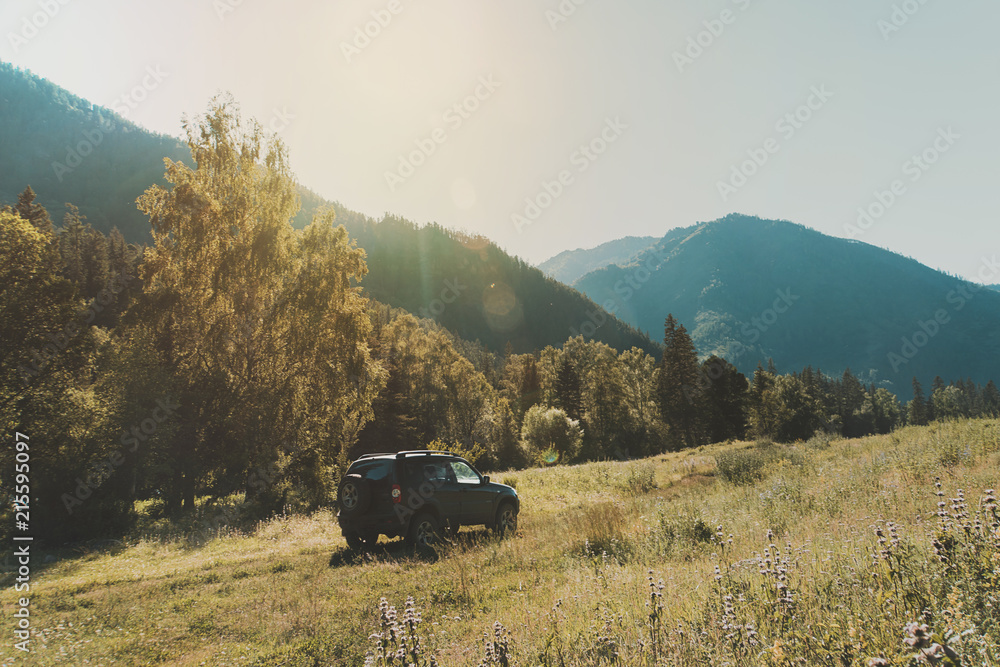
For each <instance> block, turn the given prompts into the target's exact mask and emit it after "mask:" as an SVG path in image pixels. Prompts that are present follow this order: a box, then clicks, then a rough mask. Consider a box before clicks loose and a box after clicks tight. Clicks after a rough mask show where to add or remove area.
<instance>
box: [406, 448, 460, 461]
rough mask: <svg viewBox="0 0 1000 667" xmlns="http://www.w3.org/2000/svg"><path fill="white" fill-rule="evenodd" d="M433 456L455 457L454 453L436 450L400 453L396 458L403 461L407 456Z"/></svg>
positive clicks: (414, 450)
mask: <svg viewBox="0 0 1000 667" xmlns="http://www.w3.org/2000/svg"><path fill="white" fill-rule="evenodd" d="M432 454H438V455H440V454H444V455H446V456H455V454H453V453H452V452H445V451H441V450H436V449H411V450H407V451H405V452H398V453H397V454H396V458H399V459H402V458H406V457H407V456H431V455H432Z"/></svg>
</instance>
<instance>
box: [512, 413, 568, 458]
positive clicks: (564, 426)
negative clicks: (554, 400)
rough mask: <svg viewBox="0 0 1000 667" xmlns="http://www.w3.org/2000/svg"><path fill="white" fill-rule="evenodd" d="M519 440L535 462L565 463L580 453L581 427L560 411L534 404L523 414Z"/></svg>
mask: <svg viewBox="0 0 1000 667" xmlns="http://www.w3.org/2000/svg"><path fill="white" fill-rule="evenodd" d="M521 440H522V442H523V443H524V447H525V450H526V451H527V453H528V455H529V458H531V459H532V460H533V462H535V463H538V464H543V465H544V464H553V463H559V462H562V463H568V462H569V461H572V460H573V459H575V458H576V457H577V455H578V454H579V453H580V446H581V445H582V444H583V429H582V428H580V422H578V421H576V420H575V419H570V418H569V417H567V416H566V413H565V412H563V411H562V410H559V409H557V408H546V407H545V406H544V405H536V406H534V407H532V408H531V409H530V410H528V412H527V413H525V415H524V425H523V426H522V427H521Z"/></svg>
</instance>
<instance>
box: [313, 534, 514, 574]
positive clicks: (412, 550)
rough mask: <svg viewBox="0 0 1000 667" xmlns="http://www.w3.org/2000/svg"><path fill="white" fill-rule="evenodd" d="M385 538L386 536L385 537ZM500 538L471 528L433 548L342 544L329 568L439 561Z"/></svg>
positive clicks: (394, 542) (391, 543)
mask: <svg viewBox="0 0 1000 667" xmlns="http://www.w3.org/2000/svg"><path fill="white" fill-rule="evenodd" d="M383 539H384V538H383ZM497 539H499V538H498V537H497V536H496V535H495V534H494V533H492V532H490V531H489V530H486V529H482V530H468V531H464V532H459V533H458V534H457V535H453V536H450V537H446V538H444V539H442V541H441V542H440V543H439V544H436V545H434V546H433V547H423V548H419V547H414V546H412V545H410V544H407V542H406V541H405V540H403V539H395V540H389V541H380V542H379V543H378V544H376V545H374V546H372V547H368V548H366V549H364V550H363V551H354V550H353V549H351V548H350V547H343V548H342V549H339V550H337V551H334V552H333V554H332V555H331V556H330V567H346V566H351V565H363V564H366V563H371V564H373V563H395V562H399V561H402V560H411V561H418V562H424V563H436V562H437V561H439V560H440V559H441V558H443V557H445V556H447V555H448V554H449V553H451V552H452V551H455V550H456V549H473V548H478V547H481V546H483V545H485V544H487V543H491V542H495V541H497Z"/></svg>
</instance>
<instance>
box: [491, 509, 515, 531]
mask: <svg viewBox="0 0 1000 667" xmlns="http://www.w3.org/2000/svg"><path fill="white" fill-rule="evenodd" d="M493 530H495V531H496V533H497V535H500V536H501V537H509V536H511V535H513V534H514V533H516V532H517V512H515V511H514V506H513V505H511V504H510V503H504V504H503V505H501V506H500V509H498V510H497V520H496V522H495V523H494V524H493Z"/></svg>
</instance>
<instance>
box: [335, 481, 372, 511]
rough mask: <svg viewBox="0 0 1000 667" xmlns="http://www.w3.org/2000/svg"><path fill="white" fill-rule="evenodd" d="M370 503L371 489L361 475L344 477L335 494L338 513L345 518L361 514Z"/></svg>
mask: <svg viewBox="0 0 1000 667" xmlns="http://www.w3.org/2000/svg"><path fill="white" fill-rule="evenodd" d="M370 502H371V489H369V488H368V483H367V481H366V480H365V479H364V478H362V477H361V475H356V474H351V475H347V476H346V477H344V481H342V482H341V483H340V490H339V491H338V492H337V504H339V505H340V511H341V512H343V513H344V514H345V515H347V516H355V515H358V514H361V513H362V512H364V511H365V510H366V509H368V504H369V503H370Z"/></svg>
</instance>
